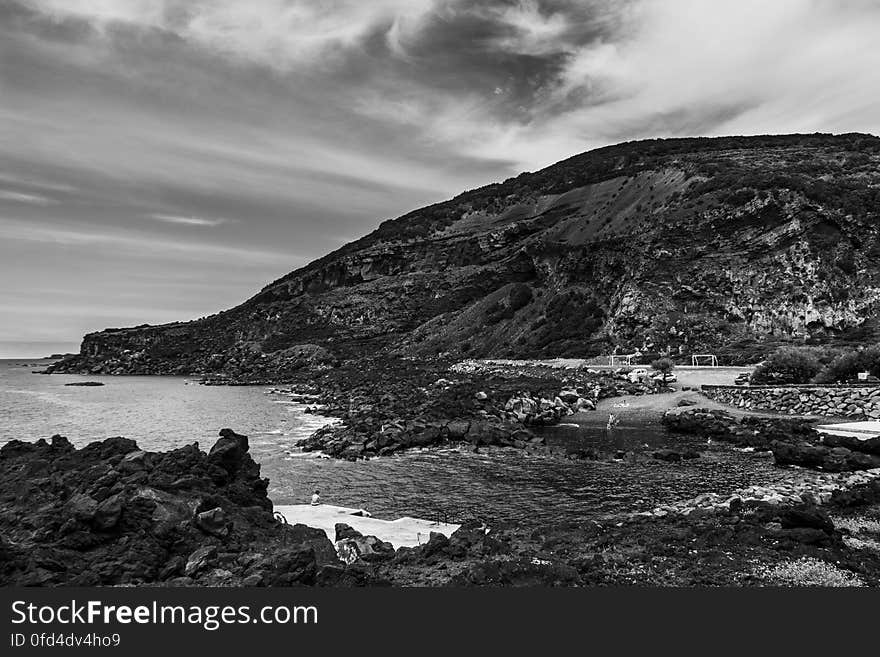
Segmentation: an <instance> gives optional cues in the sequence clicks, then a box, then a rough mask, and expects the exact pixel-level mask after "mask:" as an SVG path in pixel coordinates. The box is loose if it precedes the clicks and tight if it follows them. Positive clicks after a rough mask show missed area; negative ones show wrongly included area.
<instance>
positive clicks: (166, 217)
mask: <svg viewBox="0 0 880 657" xmlns="http://www.w3.org/2000/svg"><path fill="white" fill-rule="evenodd" d="M147 216H149V217H150V218H151V219H155V220H156V221H162V222H165V223H167V224H179V225H183V226H211V227H213V226H220V225H222V224H225V223H228V222H229V220H228V219H222V218H214V219H208V218H205V217H190V216H182V215H176V214H151V215H147Z"/></svg>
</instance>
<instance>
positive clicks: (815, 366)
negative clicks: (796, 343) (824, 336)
mask: <svg viewBox="0 0 880 657" xmlns="http://www.w3.org/2000/svg"><path fill="white" fill-rule="evenodd" d="M821 369H822V363H820V362H819V358H818V357H817V355H816V349H815V348H813V347H781V348H779V349H777V350H776V351H774V352H773V354H771V356H770V358H768V359H767V360H766V361H765V362H763V363H762V364H761V365H759V366H758V367H757V369H756V370H755V372H754V374H752V383H758V384H773V385H775V384H780V385H784V384H797V383H809V382H810V381H811V380H812V378H813V377H814V376H816V375H817V374H818V373H819V371H820V370H821Z"/></svg>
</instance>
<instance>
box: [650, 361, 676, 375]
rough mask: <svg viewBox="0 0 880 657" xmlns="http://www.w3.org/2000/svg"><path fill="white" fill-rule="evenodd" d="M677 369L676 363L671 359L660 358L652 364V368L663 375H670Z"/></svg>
mask: <svg viewBox="0 0 880 657" xmlns="http://www.w3.org/2000/svg"><path fill="white" fill-rule="evenodd" d="M674 367H675V363H673V362H672V359H670V358H658V359H657V360H655V361H653V362H652V363H651V368H652V369H654V370H656V371H658V372H660V373H661V374H668V373H669V372H671V371H672V369H673V368H674Z"/></svg>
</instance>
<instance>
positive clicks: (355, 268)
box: [59, 134, 880, 377]
mask: <svg viewBox="0 0 880 657" xmlns="http://www.w3.org/2000/svg"><path fill="white" fill-rule="evenodd" d="M878 212H880V139H878V138H877V137H873V136H869V135H858V134H855V135H842V136H831V135H791V136H776V137H747V138H746V137H731V138H719V139H675V140H654V141H644V142H634V143H627V144H621V145H618V146H612V147H608V148H602V149H598V150H595V151H591V152H588V153H584V154H582V155H578V156H576V157H573V158H571V159H568V160H565V161H563V162H560V163H558V164H555V165H553V166H551V167H548V168H547V169H544V170H542V171H538V172H536V173H524V174H522V175H520V176H518V177H516V178H512V179H509V180H507V181H505V182H503V183H500V184H495V185H489V186H487V187H483V188H481V189H477V190H473V191H469V192H465V193H463V194H461V195H460V196H458V197H456V198H454V199H452V200H450V201H447V202H445V203H440V204H437V205H433V206H430V207H427V208H423V209H420V210H416V211H414V212H411V213H409V214H407V215H405V216H403V217H400V218H398V219H394V220H391V221H386V222H384V223H383V224H381V225H380V226H379V228H378V229H377V230H375V231H374V232H372V233H370V234H369V235H367V236H365V237H364V238H362V239H360V240H357V241H355V242H352V243H351V244H348V245H346V246H344V247H342V248H341V249H339V250H338V251H336V252H334V253H331V254H329V255H327V256H325V257H323V258H321V259H319V260H316V261H314V262H312V263H311V264H309V265H307V266H306V267H303V268H302V269H299V270H297V271H295V272H292V273H290V274H288V275H287V276H284V277H283V278H281V279H279V280H277V281H275V282H273V283H271V284H270V285H268V286H266V287H265V288H264V289H263V290H261V291H260V292H259V293H258V294H257V295H256V296H254V297H253V298H251V299H250V300H248V301H246V302H245V303H243V304H242V305H240V306H238V307H236V308H234V309H232V310H229V311H226V312H223V313H220V314H218V315H214V316H212V317H208V318H206V319H202V320H198V321H193V322H187V323H180V324H172V325H165V326H155V327H153V326H144V327H136V328H131V329H114V330H107V331H103V332H100V333H94V334H91V335H88V336H86V337H85V339H84V341H83V344H82V351H81V353H80V354H79V356H77V357H75V358H73V359H69V360H67V361H65V362H64V363H63V364H62V365H60V366H59V369H62V370H68V371H90V372H94V373H97V372H108V373H157V372H216V373H221V374H227V375H230V376H237V377H240V376H251V377H259V376H269V377H273V376H274V377H283V376H284V375H285V373H289V372H291V371H294V370H296V369H298V368H301V367H302V366H304V365H310V366H314V365H324V364H331V363H333V362H334V361H336V360H339V359H347V358H352V357H357V356H359V355H361V354H363V353H366V352H369V353H373V354H375V353H379V352H382V351H385V352H388V353H395V354H398V355H407V356H426V355H434V354H437V353H442V352H450V353H452V354H453V355H459V354H461V355H465V354H466V355H468V356H519V357H525V356H590V355H596V354H599V353H610V352H611V351H612V350H613V349H615V348H618V349H620V350H621V351H624V352H626V351H628V350H631V349H634V348H636V347H639V348H643V349H644V348H647V349H648V350H653V351H669V352H671V353H691V352H711V353H717V354H719V355H720V356H721V357H722V358H724V359H726V360H727V361H728V362H742V361H749V360H754V359H756V358H759V357H760V356H762V355H763V354H764V353H765V352H766V351H767V350H768V349H772V348H773V347H775V346H776V345H778V344H779V343H785V342H803V341H813V342H817V341H818V342H826V341H827V342H840V341H858V340H866V339H873V338H875V337H877V327H878V323H877V318H876V316H877V312H878V305H877V304H878V301H880V268H878V265H877V258H878V255H880V237H878V235H880V232H878V224H877V219H878Z"/></svg>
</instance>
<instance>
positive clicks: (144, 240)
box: [0, 217, 305, 268]
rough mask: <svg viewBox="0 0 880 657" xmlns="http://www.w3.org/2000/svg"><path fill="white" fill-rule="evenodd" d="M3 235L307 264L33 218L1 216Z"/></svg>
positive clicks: (152, 253) (157, 254) (145, 252)
mask: <svg viewBox="0 0 880 657" xmlns="http://www.w3.org/2000/svg"><path fill="white" fill-rule="evenodd" d="M0 238H3V239H4V240H7V241H25V242H39V243H44V244H55V245H61V246H80V247H94V246H99V247H112V248H115V249H119V250H120V251H124V252H125V253H127V254H129V255H132V256H140V257H144V258H153V259H157V260H158V259H161V258H163V257H171V258H174V257H186V258H196V259H203V260H208V261H216V262H224V261H228V260H230V259H242V260H245V261H248V262H263V263H288V264H289V265H290V267H291V268H295V267H296V266H298V265H301V264H304V261H305V259H304V258H302V257H300V256H296V255H293V254H291V253H286V252H282V251H270V250H264V249H254V248H245V247H236V246H231V245H228V244H211V243H205V242H202V241H193V242H186V241H182V240H177V239H162V238H157V237H152V236H150V235H149V234H144V233H135V232H122V231H121V230H113V231H106V230H100V229H96V228H88V227H82V228H79V229H68V228H61V227H57V226H46V225H35V224H34V223H33V222H28V221H22V220H19V219H8V218H3V217H0Z"/></svg>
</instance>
